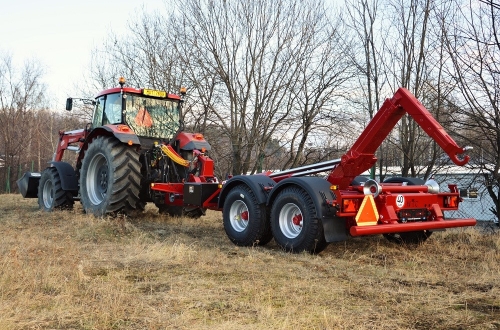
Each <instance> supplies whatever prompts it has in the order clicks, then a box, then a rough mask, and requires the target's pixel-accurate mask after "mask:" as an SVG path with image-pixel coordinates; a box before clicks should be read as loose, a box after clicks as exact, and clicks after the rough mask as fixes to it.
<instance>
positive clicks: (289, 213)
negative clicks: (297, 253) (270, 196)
mask: <svg viewBox="0 0 500 330" xmlns="http://www.w3.org/2000/svg"><path fill="white" fill-rule="evenodd" d="M303 223H304V222H303V217H302V212H301V211H300V208H299V207H298V206H297V205H295V204H294V203H287V204H285V205H284V206H283V208H282V209H281V211H280V213H279V225H280V229H281V232H282V233H283V235H285V237H287V238H291V239H293V238H296V237H297V236H299V235H300V233H301V231H302V225H303Z"/></svg>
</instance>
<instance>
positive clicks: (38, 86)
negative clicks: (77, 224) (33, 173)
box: [0, 54, 45, 191]
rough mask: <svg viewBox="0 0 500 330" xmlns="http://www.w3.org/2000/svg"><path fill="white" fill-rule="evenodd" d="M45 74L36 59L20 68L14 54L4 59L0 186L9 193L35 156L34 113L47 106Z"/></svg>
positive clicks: (1, 67)
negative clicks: (33, 153)
mask: <svg viewBox="0 0 500 330" xmlns="http://www.w3.org/2000/svg"><path fill="white" fill-rule="evenodd" d="M42 75H43V70H42V66H41V64H40V63H39V62H37V61H35V60H28V61H26V62H25V63H24V65H23V66H22V67H20V68H17V67H15V66H14V64H13V63H12V57H11V56H10V55H8V54H3V55H2V56H1V57H0V127H1V128H2V129H1V130H0V156H1V157H2V158H3V162H2V166H3V167H2V168H1V176H0V184H1V185H2V186H3V187H6V190H7V191H9V190H10V189H13V188H11V187H13V182H14V181H15V180H16V179H17V177H18V175H19V173H18V172H19V169H20V167H21V165H22V164H23V163H24V162H26V160H27V159H29V157H30V156H31V155H30V153H31V152H32V148H31V146H32V145H31V144H32V142H33V139H32V137H33V136H34V135H35V133H36V132H35V130H36V127H35V126H34V125H33V119H34V117H35V116H34V112H35V110H38V109H41V108H42V107H43V106H44V104H45V99H44V85H43V83H42V82H41V80H40V79H41V77H42ZM3 187H2V188H3Z"/></svg>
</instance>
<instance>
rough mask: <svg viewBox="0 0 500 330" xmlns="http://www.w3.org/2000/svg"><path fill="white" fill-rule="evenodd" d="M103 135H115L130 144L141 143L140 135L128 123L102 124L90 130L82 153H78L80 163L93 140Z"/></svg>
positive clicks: (137, 144) (82, 147) (81, 150)
mask: <svg viewBox="0 0 500 330" xmlns="http://www.w3.org/2000/svg"><path fill="white" fill-rule="evenodd" d="M103 135H104V136H114V137H115V138H117V139H118V140H119V141H120V142H123V143H126V144H129V145H136V146H140V145H141V142H140V140H139V137H138V136H137V135H136V134H135V133H134V132H133V131H132V130H131V129H130V127H128V126H127V125H124V124H118V125H104V126H100V127H97V128H95V129H93V130H92V132H90V134H89V135H88V136H87V139H86V140H85V142H84V143H83V145H82V146H81V149H80V154H79V155H78V162H79V163H80V164H81V162H82V160H83V156H84V154H85V151H86V150H87V149H88V147H89V144H90V143H91V142H92V140H93V139H95V138H96V137H98V136H103Z"/></svg>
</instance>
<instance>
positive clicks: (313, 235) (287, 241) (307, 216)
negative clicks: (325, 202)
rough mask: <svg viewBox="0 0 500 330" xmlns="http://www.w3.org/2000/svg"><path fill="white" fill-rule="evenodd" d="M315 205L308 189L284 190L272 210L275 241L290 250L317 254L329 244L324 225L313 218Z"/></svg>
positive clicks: (291, 188) (290, 188)
mask: <svg viewBox="0 0 500 330" xmlns="http://www.w3.org/2000/svg"><path fill="white" fill-rule="evenodd" d="M315 214H316V208H315V206H314V203H313V200H312V199H311V197H310V196H309V194H308V193H307V192H305V191H304V190H303V189H301V188H298V187H288V188H285V189H283V191H281V192H280V193H279V194H278V196H277V197H276V200H275V201H274V203H273V207H272V209H271V228H272V232H273V236H274V240H275V241H276V243H278V244H279V245H280V246H281V247H282V248H283V249H285V250H286V251H289V252H302V251H307V252H309V253H319V252H321V251H323V250H324V249H325V248H326V247H327V245H328V243H327V242H326V240H325V234H324V230H323V224H322V222H321V220H320V219H317V218H316V217H315Z"/></svg>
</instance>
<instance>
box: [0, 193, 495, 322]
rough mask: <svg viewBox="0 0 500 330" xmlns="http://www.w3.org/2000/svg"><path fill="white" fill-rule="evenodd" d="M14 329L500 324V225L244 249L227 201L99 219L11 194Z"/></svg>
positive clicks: (7, 297) (7, 213)
mask: <svg viewBox="0 0 500 330" xmlns="http://www.w3.org/2000/svg"><path fill="white" fill-rule="evenodd" d="M0 231H1V234H2V236H1V240H0V251H1V254H0V255H1V259H0V262H1V266H0V267H1V268H0V329H500V233H499V230H498V229H496V228H495V227H493V226H492V227H490V228H487V229H486V230H484V229H481V230H480V229H479V228H467V229H453V230H448V231H446V232H437V233H434V234H433V236H432V237H431V238H429V240H428V241H427V242H425V243H424V244H422V245H420V246H418V247H405V246H398V245H395V244H392V243H390V242H388V241H386V240H385V239H384V238H383V237H382V236H373V237H364V238H352V239H349V240H348V241H346V242H342V243H335V244H330V245H329V247H328V248H327V249H326V250H325V251H324V252H322V253H320V254H319V255H309V254H305V253H304V254H289V253H285V252H283V251H282V250H281V249H280V248H279V247H278V246H276V245H275V244H274V242H271V243H269V244H268V245H267V246H265V247H253V248H241V247H236V246H235V245H233V244H232V243H231V242H229V240H228V239H227V237H226V235H225V233H224V229H223V227H222V218H221V213H218V212H209V213H208V214H207V216H206V217H203V218H201V219H198V220H192V219H187V218H168V217H162V216H159V215H158V214H157V212H156V210H155V208H154V207H151V208H149V207H148V208H147V209H146V212H145V213H144V214H143V215H142V216H141V217H140V218H128V219H112V218H108V219H96V218H94V217H92V216H87V215H84V214H82V212H81V209H80V207H79V204H78V203H77V206H76V207H75V210H73V211H60V212H53V213H42V212H40V211H38V209H37V204H36V200H34V199H22V198H21V197H20V196H17V195H0Z"/></svg>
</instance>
